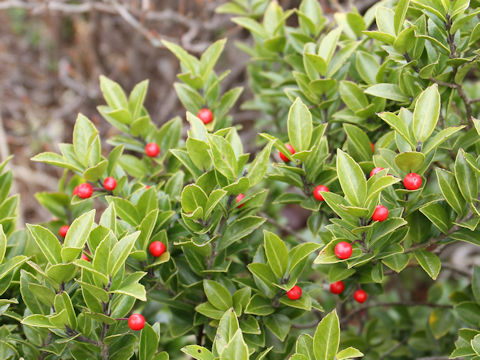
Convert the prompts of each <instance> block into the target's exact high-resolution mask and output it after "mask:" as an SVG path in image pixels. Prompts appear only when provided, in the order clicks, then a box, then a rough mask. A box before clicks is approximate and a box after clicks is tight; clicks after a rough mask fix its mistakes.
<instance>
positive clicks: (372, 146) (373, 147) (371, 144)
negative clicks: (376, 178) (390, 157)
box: [370, 142, 375, 153]
mask: <svg viewBox="0 0 480 360" xmlns="http://www.w3.org/2000/svg"><path fill="white" fill-rule="evenodd" d="M370 148H371V149H372V153H374V152H375V146H374V145H373V143H372V142H371V143H370Z"/></svg>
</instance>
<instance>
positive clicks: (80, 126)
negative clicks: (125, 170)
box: [73, 114, 100, 167]
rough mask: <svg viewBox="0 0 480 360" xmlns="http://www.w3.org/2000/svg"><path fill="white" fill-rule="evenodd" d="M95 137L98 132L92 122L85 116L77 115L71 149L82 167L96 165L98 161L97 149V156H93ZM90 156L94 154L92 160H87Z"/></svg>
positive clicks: (98, 153)
mask: <svg viewBox="0 0 480 360" xmlns="http://www.w3.org/2000/svg"><path fill="white" fill-rule="evenodd" d="M97 136H98V131H97V129H96V128H95V126H94V125H93V124H92V122H91V121H90V120H88V118H87V117H86V116H84V115H82V114H79V115H78V117H77V121H76V122H75V127H74V128H73V149H74V151H75V154H76V155H77V158H78V160H79V161H80V162H81V163H82V164H83V165H84V166H87V167H88V166H92V165H96V164H97V162H98V161H99V160H100V152H99V149H96V151H97V154H94V152H95V151H94V150H95V149H94V148H95V144H94V140H95V137H97ZM90 154H94V158H92V159H89V156H90Z"/></svg>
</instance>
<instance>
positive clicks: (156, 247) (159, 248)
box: [148, 241, 165, 257]
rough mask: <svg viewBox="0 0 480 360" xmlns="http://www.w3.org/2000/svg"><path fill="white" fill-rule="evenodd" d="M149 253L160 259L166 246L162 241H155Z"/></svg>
mask: <svg viewBox="0 0 480 360" xmlns="http://www.w3.org/2000/svg"><path fill="white" fill-rule="evenodd" d="M148 251H150V254H152V255H153V256H155V257H159V256H161V255H162V254H163V253H164V252H165V245H164V244H163V243H162V242H161V241H154V242H152V243H151V244H150V246H149V248H148Z"/></svg>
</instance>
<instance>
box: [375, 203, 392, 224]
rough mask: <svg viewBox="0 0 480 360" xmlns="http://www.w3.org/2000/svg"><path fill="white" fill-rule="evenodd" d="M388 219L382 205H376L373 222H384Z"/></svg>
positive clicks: (386, 210) (385, 209)
mask: <svg viewBox="0 0 480 360" xmlns="http://www.w3.org/2000/svg"><path fill="white" fill-rule="evenodd" d="M387 218H388V209H387V208H386V207H385V206H383V205H377V207H376V208H375V211H374V212H373V215H372V220H373V221H385V220H387Z"/></svg>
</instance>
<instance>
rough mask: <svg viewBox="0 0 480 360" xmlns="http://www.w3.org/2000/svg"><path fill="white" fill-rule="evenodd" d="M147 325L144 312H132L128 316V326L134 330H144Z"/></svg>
mask: <svg viewBox="0 0 480 360" xmlns="http://www.w3.org/2000/svg"><path fill="white" fill-rule="evenodd" d="M144 326H145V318H144V317H143V315H142V314H132V315H130V317H129V318H128V327H129V328H130V329H132V330H135V331H138V330H142V329H143V328H144Z"/></svg>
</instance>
